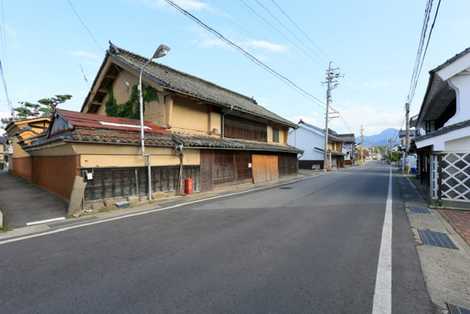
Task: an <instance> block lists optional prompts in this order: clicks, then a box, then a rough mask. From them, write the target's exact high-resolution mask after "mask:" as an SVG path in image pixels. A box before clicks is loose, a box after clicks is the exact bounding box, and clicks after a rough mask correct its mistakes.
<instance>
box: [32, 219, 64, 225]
mask: <svg viewBox="0 0 470 314" xmlns="http://www.w3.org/2000/svg"><path fill="white" fill-rule="evenodd" d="M60 220H65V217H57V218H50V219H44V220H36V221H31V222H27V223H26V225H27V226H34V225H39V224H45V223H48V222H54V221H60Z"/></svg>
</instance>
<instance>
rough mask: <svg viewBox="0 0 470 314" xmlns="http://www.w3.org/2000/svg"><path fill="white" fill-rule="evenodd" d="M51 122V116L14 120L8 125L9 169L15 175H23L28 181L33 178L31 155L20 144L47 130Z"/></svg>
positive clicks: (6, 128)
mask: <svg viewBox="0 0 470 314" xmlns="http://www.w3.org/2000/svg"><path fill="white" fill-rule="evenodd" d="M49 122H50V119H49V118H32V119H24V120H18V121H12V122H10V123H8V124H7V125H6V127H5V131H6V133H7V135H6V136H7V145H6V146H5V152H6V153H5V154H6V158H7V159H8V170H9V171H10V172H11V173H12V174H13V175H16V176H20V177H23V178H25V179H26V180H28V181H31V180H32V171H31V167H32V164H31V158H30V155H29V153H27V152H26V151H25V150H24V149H23V147H22V146H21V145H20V144H21V143H24V142H28V141H30V140H31V139H32V138H34V137H36V136H39V135H41V134H42V133H43V132H44V131H45V130H47V128H48V126H49Z"/></svg>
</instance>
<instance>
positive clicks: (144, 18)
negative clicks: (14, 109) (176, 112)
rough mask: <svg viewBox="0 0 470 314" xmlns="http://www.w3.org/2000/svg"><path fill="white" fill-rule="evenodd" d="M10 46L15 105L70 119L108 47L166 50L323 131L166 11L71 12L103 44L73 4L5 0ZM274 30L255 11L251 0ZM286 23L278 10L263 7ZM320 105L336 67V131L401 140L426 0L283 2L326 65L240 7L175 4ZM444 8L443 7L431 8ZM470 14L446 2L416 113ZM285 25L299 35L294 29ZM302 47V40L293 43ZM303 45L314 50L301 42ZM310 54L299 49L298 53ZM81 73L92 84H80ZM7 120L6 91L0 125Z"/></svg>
mask: <svg viewBox="0 0 470 314" xmlns="http://www.w3.org/2000/svg"><path fill="white" fill-rule="evenodd" d="M2 1H3V7H4V12H3V16H4V20H3V22H4V30H5V37H6V39H7V40H6V41H4V42H2V45H0V47H2V50H1V53H2V54H1V55H2V60H3V61H4V67H5V73H6V78H7V83H8V87H9V91H10V97H11V99H12V102H13V103H14V104H15V103H16V102H18V101H22V100H28V101H34V100H37V99H40V98H43V97H48V96H51V95H54V94H62V93H69V94H72V95H73V99H72V100H71V101H70V102H69V103H68V104H67V105H65V106H64V108H68V109H75V110H79V109H80V106H81V104H82V102H83V99H84V97H85V95H86V93H87V92H88V89H89V87H90V84H91V82H92V80H93V78H94V76H95V74H96V71H97V69H98V67H99V65H100V63H101V60H102V58H103V57H104V54H105V49H106V48H107V47H108V40H111V41H113V42H114V43H115V44H117V45H119V46H121V47H123V48H126V49H128V50H131V51H134V52H136V53H139V54H143V55H151V54H152V52H153V50H154V49H155V47H157V46H158V45H159V44H160V43H165V44H167V45H169V46H170V47H171V49H172V50H171V52H170V54H169V55H168V56H166V57H165V58H164V59H161V62H162V63H164V64H167V65H169V66H172V67H175V68H177V69H180V70H183V71H185V72H188V73H191V74H194V75H197V76H200V77H203V78H205V79H208V80H210V81H213V82H215V83H217V84H219V85H222V86H225V87H227V88H230V89H233V90H236V91H238V92H241V93H243V94H246V95H248V96H253V97H255V99H257V100H258V102H259V103H261V104H263V105H265V106H266V107H267V108H269V109H270V110H272V111H275V112H277V113H279V114H281V115H283V116H285V117H287V118H289V119H291V120H294V121H295V120H298V119H299V118H301V117H302V118H304V119H306V120H307V121H309V122H312V123H315V124H317V125H319V126H321V125H322V124H323V118H322V116H323V108H322V107H321V106H319V105H317V104H315V103H313V102H312V101H310V100H309V99H306V98H304V97H303V96H301V95H299V94H298V93H297V92H295V91H293V90H292V89H290V88H289V87H287V86H286V85H284V84H283V83H281V82H280V81H278V80H277V79H276V78H274V77H272V76H271V75H270V74H268V73H267V72H265V71H263V70H262V69H260V68H258V67H256V66H255V65H253V64H252V63H251V62H250V61H248V60H247V59H245V58H244V57H243V56H242V55H241V54H240V53H239V52H237V51H235V50H233V49H231V48H228V47H227V46H225V45H224V44H223V43H222V42H220V41H218V40H217V39H215V37H213V36H212V35H210V34H208V33H206V32H205V31H203V30H202V29H201V28H199V27H198V26H197V25H196V24H194V23H193V22H192V21H190V20H189V19H188V18H186V17H184V16H182V15H181V14H179V13H177V12H176V11H175V10H174V9H173V8H171V7H169V6H167V5H165V4H164V3H163V1H162V0H114V1H91V0H80V1H78V0H73V4H74V6H75V8H76V10H77V11H78V12H79V14H80V15H81V17H82V18H83V20H84V21H85V23H86V24H87V25H88V27H89V28H90V29H91V31H92V33H93V35H94V37H95V38H96V39H97V41H98V43H95V42H94V41H93V40H92V38H91V37H90V36H89V34H88V33H87V32H86V30H85V29H84V28H83V27H82V25H81V24H80V22H79V20H78V19H77V18H76V16H75V15H74V14H73V11H72V10H71V8H70V6H69V4H68V2H67V1H66V0H48V1H31V0H30V1H21V0H2ZM244 1H246V2H247V3H248V4H249V5H250V6H251V7H253V8H254V9H255V10H256V11H257V12H258V13H259V14H262V15H264V16H265V18H266V19H268V20H269V21H271V23H272V24H274V25H277V27H278V28H281V26H278V24H276V21H274V20H271V18H270V16H269V15H268V14H267V13H266V11H263V9H262V8H261V7H260V6H259V5H258V4H257V3H256V1H255V0H244ZM259 1H260V2H262V3H263V4H264V5H265V6H267V7H268V8H269V9H270V10H271V11H272V12H273V13H274V14H276V15H277V16H278V17H279V18H281V19H282V18H283V17H282V15H281V14H280V13H279V11H277V10H276V7H274V6H273V3H272V2H271V1H270V0H259ZM175 2H177V3H179V4H180V5H181V6H183V7H184V8H186V9H188V10H189V11H191V12H192V13H194V14H195V15H196V16H198V17H200V18H201V19H203V20H204V21H205V22H207V23H208V24H209V25H211V26H213V27H215V28H216V29H218V30H219V31H220V32H222V33H223V34H225V35H226V36H227V37H229V38H230V39H232V40H234V41H236V42H238V43H240V44H241V45H242V46H243V47H244V48H245V49H247V50H249V51H250V52H252V53H253V54H254V55H256V56H257V57H259V58H260V59H261V60H263V62H265V63H267V64H269V65H270V66H272V67H273V68H275V69H276V70H277V71H279V72H281V73H283V74H285V75H286V76H288V77H289V78H291V79H292V80H293V81H295V82H296V83H298V84H299V85H300V86H302V87H303V88H304V89H306V90H308V91H310V92H311V93H312V94H314V95H316V96H317V97H319V98H322V99H323V98H324V94H325V90H324V86H322V84H321V81H322V80H323V76H324V70H325V68H326V66H327V63H328V60H333V61H334V62H335V64H336V65H338V66H339V67H340V68H341V70H342V72H343V73H344V74H345V76H344V78H342V79H341V84H340V86H339V87H338V88H337V89H336V90H334V92H333V97H334V106H335V107H336V108H337V109H339V110H340V111H341V113H342V115H343V116H344V117H345V119H346V120H347V126H346V123H344V122H343V121H342V120H340V119H334V120H333V121H332V127H333V128H335V129H336V130H338V131H346V132H347V131H349V130H350V129H352V131H354V132H355V133H357V134H358V133H359V128H360V125H361V124H364V126H365V133H366V134H374V133H376V132H378V131H380V130H382V129H384V128H387V127H395V128H399V127H400V124H401V122H402V112H403V104H404V101H405V98H406V94H407V91H408V86H409V80H410V75H411V69H412V66H413V63H414V58H415V54H416V48H417V43H418V36H419V31H420V29H421V23H422V19H423V14H424V7H425V2H426V1H425V0H415V1H409V0H395V1H384V0H383V1H379V0H362V1H347V0H316V1H312V0H310V1H308V0H290V1H287V0H277V2H278V3H279V4H280V5H281V6H282V7H283V8H284V9H285V11H286V12H287V13H288V14H289V15H290V16H291V17H292V18H294V19H295V20H296V22H297V23H298V24H299V25H300V26H301V27H302V28H303V29H304V30H305V31H306V32H307V33H308V34H309V36H310V37H311V38H312V39H313V40H314V41H315V43H316V45H318V46H319V47H320V48H321V50H322V51H323V53H320V52H317V50H315V49H314V47H311V48H310V49H311V52H310V53H309V54H310V56H309V57H308V56H306V54H305V53H303V52H302V51H301V50H300V49H299V48H298V47H297V46H299V45H300V44H297V46H295V45H293V44H292V42H295V38H292V37H290V38H291V39H290V41H288V40H286V38H285V37H283V36H281V35H280V34H279V33H277V32H276V31H275V30H273V29H272V28H270V27H269V26H267V25H266V24H265V23H264V22H263V21H262V20H260V19H259V18H258V17H256V16H255V15H253V14H252V13H251V12H250V11H249V10H248V9H247V8H246V7H245V6H244V4H243V1H242V0H230V1H229V0H179V1H175ZM435 2H437V1H435ZM468 12H470V2H469V1H468V0H453V1H443V3H442V7H441V12H440V15H439V19H438V22H437V26H436V29H435V31H434V34H433V38H432V41H431V45H430V48H429V52H428V57H427V59H426V62H425V64H424V67H423V73H422V76H421V79H420V82H419V85H418V90H417V94H416V97H415V99H414V102H413V104H412V112H417V110H418V109H419V105H420V102H421V99H422V96H423V93H424V89H425V86H426V84H427V79H428V75H427V71H428V70H430V69H431V68H433V67H435V66H437V65H439V64H440V63H442V62H444V61H445V60H446V59H448V58H450V57H451V56H453V55H454V54H456V53H458V52H460V51H461V50H463V49H465V48H466V47H468V46H470V41H469V40H468V39H467V38H468V30H469V29H470V19H469V18H468ZM282 21H283V23H285V25H287V26H289V27H290V28H291V29H292V30H293V31H296V29H295V28H294V26H292V25H291V24H289V21H288V20H286V19H283V20H282ZM295 33H296V34H297V37H301V38H302V35H301V33H299V32H295ZM304 44H306V45H308V44H309V42H308V41H306V40H305V39H304ZM301 47H302V46H301ZM81 68H83V70H84V72H85V74H86V76H87V78H88V82H86V81H85V80H84V78H83V74H82V71H81ZM7 112H8V107H7V105H6V99H5V95H4V93H3V89H2V90H0V115H5V114H6V113H7Z"/></svg>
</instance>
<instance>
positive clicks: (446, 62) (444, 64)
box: [430, 47, 470, 72]
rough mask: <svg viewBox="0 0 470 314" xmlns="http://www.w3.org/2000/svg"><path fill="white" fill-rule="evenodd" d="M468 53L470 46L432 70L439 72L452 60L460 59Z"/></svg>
mask: <svg viewBox="0 0 470 314" xmlns="http://www.w3.org/2000/svg"><path fill="white" fill-rule="evenodd" d="M467 53H470V47H468V48H466V49H465V50H463V51H461V52H459V53H458V54H456V55H455V56H453V57H452V58H450V59H447V60H446V61H445V62H444V63H442V64H441V65H439V66H437V67H436V68H434V69H432V70H431V71H430V72H437V71H439V70H441V69H443V68H445V67H446V66H448V65H449V64H451V63H452V62H454V61H456V60H458V59H460V58H461V57H463V56H465V55H466V54H467Z"/></svg>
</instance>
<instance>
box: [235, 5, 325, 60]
mask: <svg viewBox="0 0 470 314" xmlns="http://www.w3.org/2000/svg"><path fill="white" fill-rule="evenodd" d="M240 1H241V2H242V3H243V5H244V6H245V7H246V8H247V9H248V10H249V11H250V12H251V13H252V14H253V15H255V16H256V17H258V18H259V19H260V20H262V21H263V22H264V23H265V24H266V25H268V26H269V27H270V28H272V29H273V30H275V31H276V33H278V34H279V35H281V36H282V37H283V38H284V39H285V40H287V41H288V42H289V43H291V44H292V45H294V46H295V47H296V48H297V49H299V51H300V52H302V54H303V55H304V56H306V57H307V58H309V59H310V60H312V61H313V62H315V63H316V62H318V60H316V59H315V57H314V56H312V55H311V54H310V53H309V51H308V50H306V49H305V48H304V47H303V46H301V45H299V44H298V43H297V42H295V41H293V40H292V39H291V38H289V36H287V35H286V34H285V33H284V32H283V31H282V30H281V29H279V28H278V27H276V26H275V25H274V24H272V23H271V22H270V21H269V20H268V19H266V18H265V17H264V16H263V15H261V14H259V13H258V12H257V11H256V10H255V9H254V8H253V7H252V6H250V5H249V4H248V2H247V1H246V0H240Z"/></svg>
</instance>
